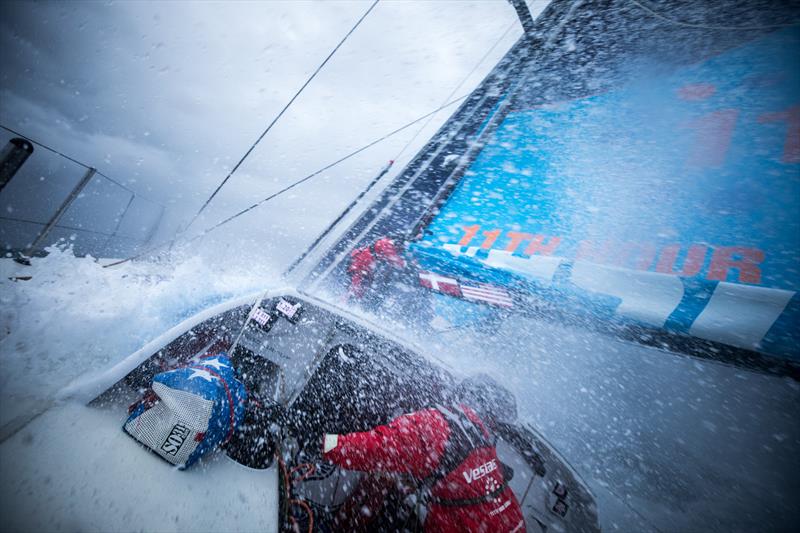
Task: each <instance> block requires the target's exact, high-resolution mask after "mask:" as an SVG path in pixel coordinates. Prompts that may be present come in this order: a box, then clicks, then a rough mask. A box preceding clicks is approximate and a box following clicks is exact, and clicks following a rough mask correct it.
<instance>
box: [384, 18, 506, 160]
mask: <svg viewBox="0 0 800 533" xmlns="http://www.w3.org/2000/svg"><path fill="white" fill-rule="evenodd" d="M516 25H517V21H516V20H515V21H514V22H512V23H511V24H510V25H509V26H508V28H506V31H504V32H503V34H502V35H501V36H500V38H499V39H497V41H495V43H494V44H493V45H492V46H491V48H489V49H488V50H487V51H486V53H485V54H483V57H481V58H480V59H479V60H478V62H477V63H476V64H475V66H474V67H472V70H470V71H469V74H467V75H466V76H464V79H462V80H461V82H460V83H459V84H458V85H456V88H455V89H453V90H452V91H451V92H450V94H448V95H447V98H445V99H444V100H443V103H444V102H448V101H450V99H451V98H452V97H453V96H454V95H455V94H456V93H457V92H458V90H459V89H461V87H462V86H463V85H464V84H465V83H466V82H467V80H468V79H469V78H470V77H471V76H472V75H473V74H474V73H475V71H476V70H478V67H480V66H481V65H482V64H483V62H484V61H486V58H487V57H489V54H491V53H492V51H493V50H494V49H495V48H497V45H499V44H500V43H501V42H502V41H503V39H504V38H505V37H506V35H508V32H510V31H511V28H513V27H514V26H516ZM433 118H434V115H431V116H430V118H429V119H428V120H427V122H425V124H423V125H422V126H421V127H420V128H419V129H418V130H417V132H416V133H415V134H414V136H413V137H411V139H409V141H408V142H407V143H406V145H405V146H403V149H402V150H400V152H398V154H397V155H396V156H395V157H394V159H393V161H398V160H399V159H400V156H401V155H403V153H404V152H405V151H406V150H407V149H408V147H409V146H411V143H413V142H414V141H415V140H416V138H417V137H419V134H420V133H422V132H423V131H424V130H425V128H427V127H428V124H430V123H431V121H432V120H433Z"/></svg>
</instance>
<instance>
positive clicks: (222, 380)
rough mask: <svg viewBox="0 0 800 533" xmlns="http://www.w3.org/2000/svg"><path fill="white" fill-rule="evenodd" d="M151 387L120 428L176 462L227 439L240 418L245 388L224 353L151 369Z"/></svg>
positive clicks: (180, 463) (187, 462) (184, 464)
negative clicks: (156, 371)
mask: <svg viewBox="0 0 800 533" xmlns="http://www.w3.org/2000/svg"><path fill="white" fill-rule="evenodd" d="M152 393H153V394H150V397H149V398H148V397H147V396H146V397H145V398H144V399H143V400H142V401H140V402H138V403H137V404H134V406H133V411H132V412H131V414H130V416H129V417H128V420H127V421H126V422H125V424H124V426H123V428H124V430H125V432H126V433H128V434H129V435H130V436H131V437H133V438H134V439H136V440H138V441H139V442H141V443H142V444H144V445H145V446H147V447H148V448H150V449H151V450H153V451H154V452H156V453H157V454H158V455H160V456H161V457H163V458H164V459H166V460H167V461H169V462H170V463H172V464H174V465H178V466H179V467H180V468H187V467H189V466H191V465H192V463H194V462H195V461H197V460H198V459H199V458H200V457H202V456H203V455H205V454H206V453H208V452H210V451H211V450H213V449H215V448H216V447H218V446H219V445H220V444H223V443H224V442H227V441H228V440H230V438H231V436H232V435H233V432H234V431H235V430H236V427H237V426H238V425H239V424H240V423H241V422H242V420H243V419H244V410H245V401H246V400H247V393H246V392H245V388H244V385H242V383H241V382H240V381H239V380H238V379H236V375H235V373H234V369H233V366H232V365H231V361H230V359H228V357H227V356H226V355H225V354H219V355H210V356H203V357H201V358H197V359H193V360H192V361H190V363H189V364H188V365H187V366H184V367H180V368H176V369H175V370H170V371H168V372H162V373H160V374H156V376H155V377H154V378H153V385H152Z"/></svg>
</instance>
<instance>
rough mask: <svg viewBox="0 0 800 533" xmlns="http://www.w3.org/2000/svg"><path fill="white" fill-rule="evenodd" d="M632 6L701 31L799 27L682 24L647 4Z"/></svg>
mask: <svg viewBox="0 0 800 533" xmlns="http://www.w3.org/2000/svg"><path fill="white" fill-rule="evenodd" d="M630 1H631V2H632V3H633V4H635V5H637V6H639V7H640V8H641V9H643V10H645V11H647V12H648V13H650V14H651V15H653V16H654V17H656V18H658V19H661V20H663V21H665V22H669V23H670V24H675V25H677V26H684V27H687V28H699V29H703V30H731V31H736V30H740V31H743V30H769V29H772V28H794V27H796V26H800V22H792V23H786V24H770V25H767V26H711V25H707V24H693V23H691V22H683V21H680V20H675V19H671V18H669V17H667V16H666V15H662V14H661V13H659V12H658V11H656V10H654V9H653V8H652V7H650V6H648V5H647V4H645V3H643V2H640V1H637V0H630Z"/></svg>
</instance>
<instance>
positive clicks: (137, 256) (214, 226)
mask: <svg viewBox="0 0 800 533" xmlns="http://www.w3.org/2000/svg"><path fill="white" fill-rule="evenodd" d="M468 96H469V95H468V94H465V95H463V96H459V97H458V98H456V99H455V100H452V101H450V102H447V103H446V104H444V105H442V106H440V107H438V108H437V109H434V110H433V111H431V112H429V113H426V114H424V115H422V116H421V117H418V118H416V119H414V120H412V121H411V122H409V123H407V124H405V125H403V126H400V127H399V128H397V129H395V130H393V131H391V132H389V133H387V134H385V135H383V136H382V137H379V138H378V139H376V140H374V141H372V142H370V143H369V144H365V145H364V146H362V147H361V148H358V149H357V150H354V151H352V152H350V153H349V154H347V155H345V156H344V157H341V158H340V159H337V160H336V161H334V162H333V163H330V164H328V165H326V166H324V167H323V168H321V169H319V170H317V171H315V172H312V173H311V174H309V175H308V176H306V177H304V178H301V179H299V180H297V181H295V182H293V183H291V184H289V185H287V186H286V187H284V188H283V189H281V190H280V191H277V192H275V193H273V194H271V195H269V196H267V197H266V198H264V199H263V200H260V201H258V202H257V203H255V204H253V205H251V206H250V207H248V208H246V209H243V210H241V211H239V212H238V213H236V214H234V215H231V216H230V217H228V218H226V219H224V220H222V221H220V222H218V223H216V224H214V225H213V226H210V227H208V228H206V229H204V230H203V231H201V232H200V233H199V234H197V235H195V236H194V237H192V238H191V239H189V241H188V242H194V241H196V240H197V239H199V238H201V237H204V236H205V235H207V234H208V233H211V232H212V231H214V230H215V229H217V228H219V227H220V226H222V225H224V224H227V223H228V222H230V221H232V220H233V219H235V218H238V217H240V216H242V215H244V214H245V213H247V212H249V211H252V210H253V209H255V208H257V207H259V206H260V205H262V204H264V203H266V202H268V201H270V200H272V199H273V198H275V197H276V196H279V195H281V194H283V193H285V192H287V191H289V190H291V189H294V188H295V187H297V186H298V185H300V184H302V183H305V182H306V181H308V180H310V179H311V178H313V177H315V176H317V175H319V174H321V173H322V172H325V171H326V170H329V169H331V168H333V167H335V166H336V165H338V164H339V163H342V162H344V161H345V160H347V159H350V158H351V157H353V156H356V155H358V154H360V153H361V152H363V151H364V150H366V149H368V148H371V147H373V146H375V145H376V144H378V143H379V142H381V141H385V140H386V139H388V138H389V137H392V136H393V135H396V134H398V133H400V132H401V131H403V130H406V129H408V128H410V127H411V126H413V125H414V124H417V123H419V122H422V121H423V120H425V119H426V118H428V117H430V116H431V115H434V114H436V113H438V112H439V111H441V110H442V109H445V108H448V107H450V106H452V105H455V104H457V103H459V102H461V101H462V100H464V99H466V98H467V97H468ZM176 240H177V237H174V238H172V239H169V240H167V241H164V242H162V243H160V244H157V245H155V246H153V247H152V248H149V249H148V250H145V251H144V252H140V253H138V254H136V255H132V256H130V257H127V258H125V259H120V260H119V261H115V262H113V263H109V264H107V265H103V268H107V267H112V266H116V265H119V264H122V263H126V262H128V261H131V260H133V259H138V258H140V257H143V256H145V255H147V254H149V253H151V252H153V251H155V250H158V249H159V248H162V247H164V246H167V245H170V244H174V243H175V241H176Z"/></svg>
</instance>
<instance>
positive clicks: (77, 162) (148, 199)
mask: <svg viewBox="0 0 800 533" xmlns="http://www.w3.org/2000/svg"><path fill="white" fill-rule="evenodd" d="M0 128H2V129H4V130H6V131H7V132H9V133H11V134H13V135H16V136H17V137H22V138H23V139H27V140H28V141H30V142H32V143H33V144H35V145H36V146H41V147H42V148H44V149H45V150H47V151H49V152H52V153H54V154H56V155H58V156H61V157H63V158H64V159H66V160H67V161H70V162H72V163H75V164H76V165H78V166H81V167H83V168H85V169H90V168H94V167H92V166H90V165H87V164H86V163H83V162H82V161H78V160H77V159H75V158H74V157H70V156H68V155H67V154H65V153H63V152H60V151H58V150H56V149H55V148H52V147H50V146H47V145H46V144H43V143H41V142H39V141H35V140H33V139H31V138H30V137H28V136H27V135H24V134H22V133H20V132H18V131H16V130H13V129H11V128H9V127H8V126H4V125H2V124H0ZM94 172H95V174H96V175H99V176H102V177H103V178H105V179H107V180H108V181H110V182H111V183H113V184H114V185H116V186H118V187H120V188H122V189H125V190H126V191H128V192H129V193H131V194H132V195H134V196H138V197H139V198H142V199H144V200H147V201H148V202H150V203H152V204H156V205H158V206H161V207H163V208H164V209H166V206H164V205H163V204H160V203H158V202H156V201H153V200H151V199H150V198H148V197H146V196H143V195H141V194H139V193H137V192H136V191H134V190H133V189H131V188H129V187H126V186H125V185H123V184H122V183H120V182H118V181H117V180H115V179H113V178H109V177H108V176H106V175H105V174H103V173H102V172H100V171H99V170H97V169H96V168H95V169H94Z"/></svg>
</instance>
